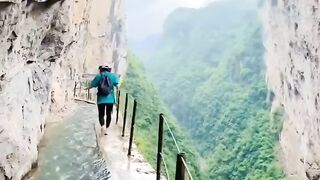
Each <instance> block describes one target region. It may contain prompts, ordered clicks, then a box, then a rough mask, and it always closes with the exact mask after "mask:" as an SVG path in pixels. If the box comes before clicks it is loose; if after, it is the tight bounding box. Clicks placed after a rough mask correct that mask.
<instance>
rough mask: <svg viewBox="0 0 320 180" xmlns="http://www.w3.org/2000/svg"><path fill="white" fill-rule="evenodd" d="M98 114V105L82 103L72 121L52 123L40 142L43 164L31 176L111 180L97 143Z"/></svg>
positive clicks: (53, 179)
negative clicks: (95, 126) (96, 106)
mask: <svg viewBox="0 0 320 180" xmlns="http://www.w3.org/2000/svg"><path fill="white" fill-rule="evenodd" d="M96 117H97V112H96V109H95V106H93V105H84V104H81V105H79V107H78V109H77V110H76V111H75V114H74V115H73V116H72V117H70V118H69V119H68V120H65V121H63V122H58V123H54V124H49V125H48V126H49V127H48V128H47V129H46V135H45V137H44V139H43V141H42V143H41V144H40V154H39V164H38V165H39V166H38V168H37V169H36V171H35V173H34V174H33V176H32V177H31V178H30V179H35V180H75V179H77V180H97V179H99V180H107V179H110V177H111V174H110V172H109V171H108V169H107V167H106V162H105V161H104V159H103V158H102V155H101V153H100V152H99V150H98V148H97V145H96V137H95V131H94V123H96V122H95V121H97V119H96Z"/></svg>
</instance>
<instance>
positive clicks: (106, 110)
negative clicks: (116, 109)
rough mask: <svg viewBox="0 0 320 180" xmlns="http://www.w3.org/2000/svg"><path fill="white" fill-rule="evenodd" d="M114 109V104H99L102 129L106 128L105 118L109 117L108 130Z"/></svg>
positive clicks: (107, 120) (107, 121)
mask: <svg viewBox="0 0 320 180" xmlns="http://www.w3.org/2000/svg"><path fill="white" fill-rule="evenodd" d="M112 109H113V104H98V111H99V122H100V125H101V127H103V126H104V116H105V115H106V116H107V119H106V127H107V128H108V127H109V126H110V123H111V113H112Z"/></svg>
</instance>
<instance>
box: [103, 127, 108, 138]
mask: <svg viewBox="0 0 320 180" xmlns="http://www.w3.org/2000/svg"><path fill="white" fill-rule="evenodd" d="M107 130H108V128H104V135H105V136H106V135H108V133H107Z"/></svg>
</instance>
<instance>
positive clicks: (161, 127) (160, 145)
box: [157, 114, 164, 180]
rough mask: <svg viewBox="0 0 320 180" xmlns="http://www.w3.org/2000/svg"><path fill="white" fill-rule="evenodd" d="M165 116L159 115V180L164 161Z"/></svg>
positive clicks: (158, 179)
mask: <svg viewBox="0 0 320 180" xmlns="http://www.w3.org/2000/svg"><path fill="white" fill-rule="evenodd" d="M163 122H164V118H163V114H160V115H159V131H158V154H157V180H160V178H161V161H162V146H163Z"/></svg>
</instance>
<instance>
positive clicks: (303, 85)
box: [265, 0, 320, 180]
mask: <svg viewBox="0 0 320 180" xmlns="http://www.w3.org/2000/svg"><path fill="white" fill-rule="evenodd" d="M319 8H320V6H319V1H318V0H312V1H311V0H303V1H298V0H291V1H288V0H272V1H267V7H266V11H265V12H266V16H265V18H266V19H265V30H266V35H267V38H266V48H267V52H266V59H267V82H268V85H269V87H270V89H271V90H272V91H273V93H274V94H275V97H276V101H278V102H279V103H280V104H282V105H283V107H284V109H285V114H286V117H285V118H286V119H285V122H284V124H283V130H282V133H281V141H280V144H281V150H282V155H283V164H284V167H285V171H286V173H287V174H288V176H289V177H290V176H291V177H293V179H299V180H301V179H319V178H320V151H319V149H320V74H319V73H320V69H319V55H320V54H319V53H320V51H318V50H320V49H319V48H320V43H319V42H320V24H319V20H320V11H319Z"/></svg>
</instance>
